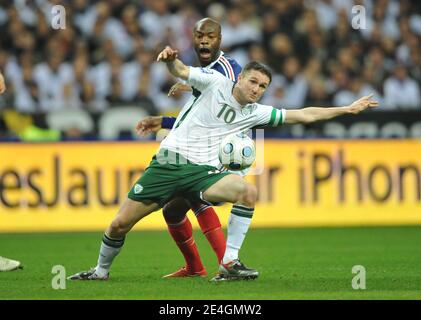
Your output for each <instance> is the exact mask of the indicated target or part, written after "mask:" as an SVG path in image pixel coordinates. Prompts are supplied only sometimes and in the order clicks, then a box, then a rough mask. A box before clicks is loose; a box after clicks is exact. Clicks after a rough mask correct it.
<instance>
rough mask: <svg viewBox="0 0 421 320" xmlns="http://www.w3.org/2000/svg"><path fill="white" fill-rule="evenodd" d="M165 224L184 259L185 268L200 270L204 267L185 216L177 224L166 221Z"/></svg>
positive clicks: (188, 221) (191, 229)
mask: <svg viewBox="0 0 421 320" xmlns="http://www.w3.org/2000/svg"><path fill="white" fill-rule="evenodd" d="M167 225H168V231H169V232H170V234H171V236H172V238H173V239H174V241H175V243H176V244H177V246H178V248H180V251H181V253H182V254H183V256H184V259H185V260H186V269H187V270H188V271H189V272H199V271H202V270H203V269H204V267H203V264H202V260H201V259H200V255H199V251H198V250H197V246H196V243H195V242H194V239H193V228H192V225H191V222H190V220H189V219H188V218H187V216H185V217H184V219H183V220H182V221H181V222H179V223H177V224H170V223H168V222H167Z"/></svg>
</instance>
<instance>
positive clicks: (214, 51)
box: [193, 24, 221, 67]
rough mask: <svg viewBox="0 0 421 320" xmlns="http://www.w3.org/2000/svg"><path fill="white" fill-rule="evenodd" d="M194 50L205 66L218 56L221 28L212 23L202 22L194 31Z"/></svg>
mask: <svg viewBox="0 0 421 320" xmlns="http://www.w3.org/2000/svg"><path fill="white" fill-rule="evenodd" d="M193 42H194V50H195V51H196V54H197V56H198V58H199V61H200V64H201V65H202V66H203V67H204V66H207V65H208V64H209V63H211V62H213V61H215V60H216V59H217V58H218V54H219V49H220V46H221V33H220V31H219V29H218V28H217V27H216V26H214V25H210V24H200V25H199V26H197V28H196V29H195V30H194V31H193Z"/></svg>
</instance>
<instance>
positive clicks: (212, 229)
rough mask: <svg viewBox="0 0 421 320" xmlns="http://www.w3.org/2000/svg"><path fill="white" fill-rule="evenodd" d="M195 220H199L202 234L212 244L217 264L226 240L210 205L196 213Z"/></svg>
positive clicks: (223, 252)
mask: <svg viewBox="0 0 421 320" xmlns="http://www.w3.org/2000/svg"><path fill="white" fill-rule="evenodd" d="M197 221H198V222H199V225H200V228H201V229H202V232H203V234H204V235H205V236H206V238H207V239H208V241H209V243H210V245H211V246H212V249H213V251H214V252H215V254H216V257H217V258H218V265H219V263H220V262H221V260H222V258H223V257H224V254H225V248H226V245H227V242H226V240H225V235H224V232H223V231H222V228H221V222H220V221H219V218H218V215H217V214H216V212H215V210H214V209H213V208H212V207H207V208H206V209H204V210H203V211H201V212H199V213H198V214H197Z"/></svg>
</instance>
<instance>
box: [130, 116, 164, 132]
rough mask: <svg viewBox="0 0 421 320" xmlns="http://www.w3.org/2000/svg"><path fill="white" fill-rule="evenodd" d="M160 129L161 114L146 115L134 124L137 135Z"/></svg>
mask: <svg viewBox="0 0 421 320" xmlns="http://www.w3.org/2000/svg"><path fill="white" fill-rule="evenodd" d="M160 129H162V116H156V117H152V116H149V117H146V118H144V119H142V120H140V121H139V122H138V123H137V125H136V133H137V134H138V135H139V136H145V135H147V134H149V133H156V132H158V131H159V130H160Z"/></svg>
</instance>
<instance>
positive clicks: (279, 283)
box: [0, 227, 421, 300]
mask: <svg viewBox="0 0 421 320" xmlns="http://www.w3.org/2000/svg"><path fill="white" fill-rule="evenodd" d="M195 237H196V239H197V243H198V246H199V250H200V251H201V253H202V257H203V262H204V264H205V265H206V267H207V270H208V273H209V276H208V277H207V278H188V279H162V278H161V277H162V276H163V275H165V274H167V273H170V272H172V271H175V270H176V269H177V268H178V267H180V266H182V265H183V259H182V257H181V255H180V254H179V252H178V249H177V248H176V246H175V244H174V243H173V242H172V240H171V239H170V236H169V235H168V233H167V232H165V231H156V232H153V231H144V232H133V233H130V234H129V235H128V237H127V240H126V245H125V247H124V249H123V251H122V252H121V253H120V255H119V256H118V257H117V259H116V261H115V263H114V266H113V269H112V270H111V278H110V280H109V281H106V282H97V281H89V282H70V281H67V282H66V289H65V290H54V289H52V285H51V283H52V280H53V277H54V276H56V274H52V273H51V271H52V268H53V266H54V265H62V266H64V267H65V271H66V276H69V275H71V274H73V273H75V272H78V271H81V270H85V269H87V268H89V267H92V266H94V265H95V262H96V259H97V254H98V247H99V244H100V240H101V233H100V232H98V233H61V234H1V235H0V255H2V256H5V257H10V258H13V259H17V260H20V261H22V262H23V264H24V269H23V270H18V271H13V272H0V299H230V300H231V299H265V300H266V299H421V249H420V248H421V227H399V228H397V227H384V228H374V227H373V228H371V227H367V228H307V229H251V230H250V232H249V234H248V237H247V239H246V242H245V244H244V247H243V250H242V254H241V258H242V260H243V261H244V262H245V263H246V264H247V265H249V266H251V267H254V268H257V269H258V270H259V271H260V272H261V276H260V278H259V279H257V280H255V281H236V282H229V283H227V282H226V283H211V282H209V279H210V278H211V277H212V276H213V274H214V273H215V272H216V270H217V264H216V258H215V256H214V255H213V252H212V251H211V250H210V248H209V245H208V243H207V242H206V239H205V238H204V236H203V235H202V234H201V233H200V232H199V231H197V232H195ZM355 265H362V266H364V267H365V270H366V289H365V290H354V289H353V288H352V279H353V277H354V276H356V274H353V273H352V267H353V266H355Z"/></svg>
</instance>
